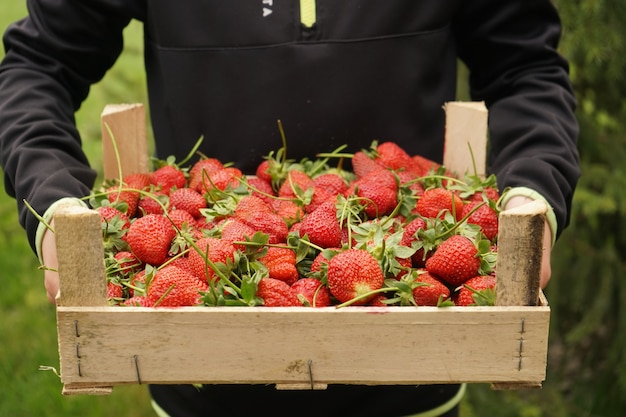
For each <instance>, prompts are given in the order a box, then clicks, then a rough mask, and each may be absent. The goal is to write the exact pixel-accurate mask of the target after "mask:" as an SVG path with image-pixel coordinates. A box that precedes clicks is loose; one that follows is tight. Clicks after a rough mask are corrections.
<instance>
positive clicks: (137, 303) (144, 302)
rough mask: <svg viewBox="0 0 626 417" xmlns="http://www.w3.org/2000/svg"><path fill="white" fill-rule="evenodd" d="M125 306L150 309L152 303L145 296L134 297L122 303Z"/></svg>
mask: <svg viewBox="0 0 626 417" xmlns="http://www.w3.org/2000/svg"><path fill="white" fill-rule="evenodd" d="M122 305H124V306H128V307H150V303H149V302H148V299H147V298H146V297H145V296H143V295H135V296H132V297H130V298H128V299H126V300H124V302H123V303H122Z"/></svg>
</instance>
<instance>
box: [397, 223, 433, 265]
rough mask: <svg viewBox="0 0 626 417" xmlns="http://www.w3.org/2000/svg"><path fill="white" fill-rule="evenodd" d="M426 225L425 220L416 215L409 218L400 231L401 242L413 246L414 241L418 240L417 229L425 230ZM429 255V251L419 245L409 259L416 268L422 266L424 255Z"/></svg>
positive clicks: (424, 260) (424, 259)
mask: <svg viewBox="0 0 626 417" xmlns="http://www.w3.org/2000/svg"><path fill="white" fill-rule="evenodd" d="M426 227H427V225H426V222H425V221H424V219H422V218H421V217H416V218H414V219H413V220H411V221H410V222H409V223H408V224H407V225H406V226H405V227H404V231H403V232H402V240H401V243H402V244H403V245H405V246H408V247H414V246H413V245H414V244H415V243H416V242H419V241H420V239H419V238H418V236H417V233H418V231H420V230H425V229H426ZM428 255H430V254H429V253H425V252H424V248H423V247H420V248H419V249H417V251H416V252H415V253H414V254H413V255H412V256H411V260H412V261H413V266H414V267H416V268H420V267H423V266H424V264H425V262H426V257H427V256H428Z"/></svg>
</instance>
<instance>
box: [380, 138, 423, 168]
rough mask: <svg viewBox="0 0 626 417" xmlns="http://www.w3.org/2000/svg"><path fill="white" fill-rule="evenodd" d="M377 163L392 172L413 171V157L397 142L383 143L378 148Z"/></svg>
mask: <svg viewBox="0 0 626 417" xmlns="http://www.w3.org/2000/svg"><path fill="white" fill-rule="evenodd" d="M376 154H377V158H376V159H375V161H376V163H377V164H379V165H381V166H383V167H385V168H387V169H392V170H399V169H404V170H409V171H413V164H414V161H413V159H412V158H411V156H410V155H409V154H408V153H407V152H406V151H405V150H404V149H402V148H401V147H400V146H398V144H397V143H395V142H383V143H381V144H380V145H378V146H377V147H376Z"/></svg>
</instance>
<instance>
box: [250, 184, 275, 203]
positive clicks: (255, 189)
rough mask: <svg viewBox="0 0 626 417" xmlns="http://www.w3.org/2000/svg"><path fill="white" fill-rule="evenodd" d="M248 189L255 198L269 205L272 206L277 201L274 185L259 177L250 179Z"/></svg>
mask: <svg viewBox="0 0 626 417" xmlns="http://www.w3.org/2000/svg"><path fill="white" fill-rule="evenodd" d="M246 181H247V182H248V188H249V189H250V193H251V194H252V195H253V196H256V197H259V198H260V199H262V200H263V201H265V202H266V203H267V204H269V205H272V203H273V201H275V198H274V197H276V192H275V191H274V189H273V188H272V184H271V183H270V182H268V181H265V180H263V179H261V178H258V177H248V178H247V179H246Z"/></svg>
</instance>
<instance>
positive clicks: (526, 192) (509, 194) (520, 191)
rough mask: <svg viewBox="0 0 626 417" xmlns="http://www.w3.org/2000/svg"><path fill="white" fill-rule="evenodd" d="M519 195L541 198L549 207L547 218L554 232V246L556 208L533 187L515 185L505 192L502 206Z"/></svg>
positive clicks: (535, 198) (553, 240) (533, 198)
mask: <svg viewBox="0 0 626 417" xmlns="http://www.w3.org/2000/svg"><path fill="white" fill-rule="evenodd" d="M518 196H519V197H527V198H530V199H532V200H541V201H543V202H544V203H545V204H546V206H547V207H548V212H547V213H546V220H547V221H548V225H549V226H550V231H551V232H552V246H554V243H555V241H556V232H557V222H556V215H555V214H554V210H553V209H552V206H551V205H550V203H548V200H546V198H545V197H544V196H542V195H541V194H539V193H538V192H537V191H535V190H533V189H531V188H527V187H514V188H511V189H509V190H507V191H506V192H505V193H504V195H503V196H502V199H501V201H500V206H501V207H506V204H507V203H508V202H509V200H511V198H513V197H518Z"/></svg>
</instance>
